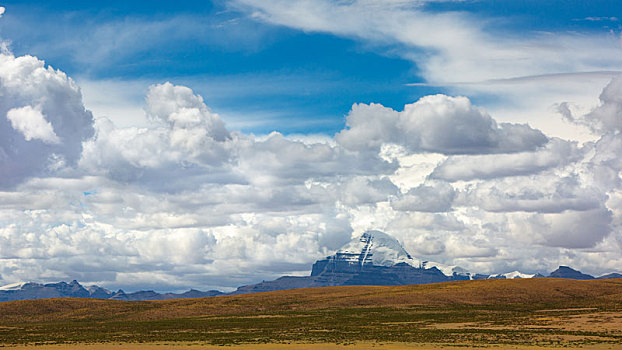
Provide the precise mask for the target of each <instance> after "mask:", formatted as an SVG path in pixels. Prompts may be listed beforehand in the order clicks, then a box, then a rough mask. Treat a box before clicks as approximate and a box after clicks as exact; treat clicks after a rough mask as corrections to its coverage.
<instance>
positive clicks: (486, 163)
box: [429, 138, 585, 181]
mask: <svg viewBox="0 0 622 350" xmlns="http://www.w3.org/2000/svg"><path fill="white" fill-rule="evenodd" d="M584 152H585V150H583V149H581V148H580V147H579V146H578V145H577V143H576V142H571V141H566V140H561V139H557V138H555V139H551V140H550V142H548V143H547V144H546V145H544V146H542V147H539V148H538V149H537V150H535V151H534V152H520V153H514V154H487V155H471V156H462V155H458V156H451V157H448V158H447V159H445V160H444V161H443V162H441V163H440V164H439V165H438V166H437V167H436V168H435V169H434V170H433V171H432V173H431V174H430V175H429V176H430V178H432V179H440V180H445V181H468V180H474V179H493V178H497V177H506V176H521V175H529V174H536V173H539V172H541V171H544V170H547V169H551V168H557V167H563V166H565V165H567V164H570V163H573V162H577V161H579V160H581V159H582V158H583V156H584Z"/></svg>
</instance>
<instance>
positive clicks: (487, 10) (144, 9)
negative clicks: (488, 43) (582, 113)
mask: <svg viewBox="0 0 622 350" xmlns="http://www.w3.org/2000/svg"><path fill="white" fill-rule="evenodd" d="M5 5H6V7H7V8H8V12H7V14H6V15H5V18H4V20H3V21H2V23H1V24H0V31H1V33H2V36H3V38H5V39H9V40H12V42H13V44H12V49H13V50H14V52H15V53H16V54H26V53H29V54H33V55H36V56H38V57H45V59H46V62H48V63H49V64H51V65H52V66H53V67H62V69H63V71H65V72H67V73H68V74H70V75H71V76H73V77H75V78H77V79H81V80H84V79H88V80H95V81H97V80H102V79H114V80H123V81H132V80H144V81H146V82H149V83H153V82H159V81H162V80H170V81H172V82H174V83H179V84H185V85H189V86H192V87H193V88H194V89H195V90H196V91H197V92H198V93H200V94H202V95H203V96H204V98H206V99H207V100H208V101H209V105H210V106H211V107H212V108H213V109H214V110H216V111H218V112H221V113H225V114H226V113H231V114H233V115H235V116H237V117H238V118H242V119H244V118H245V117H244V116H246V115H250V114H253V115H257V114H259V115H262V116H263V118H265V119H266V120H268V121H269V122H265V123H258V122H256V121H255V122H253V123H250V122H249V123H248V125H246V124H245V123H241V124H240V128H241V129H242V130H243V131H248V132H255V133H266V132H269V131H271V130H278V131H281V132H284V133H305V132H316V133H328V134H333V133H335V132H337V131H338V130H340V129H341V128H342V127H343V123H344V115H345V114H346V113H347V111H348V110H349V108H350V106H351V105H352V104H353V103H357V102H364V103H369V102H377V103H381V104H383V105H385V106H390V107H393V108H397V109H399V108H401V107H402V106H403V105H405V104H407V103H411V102H413V101H416V100H417V99H418V98H419V97H421V96H424V95H427V94H431V93H443V92H447V89H446V88H445V87H444V86H433V87H423V86H406V85H405V84H408V83H422V82H426V79H425V77H423V76H421V75H420V74H419V70H418V66H417V62H416V60H415V61H413V60H412V59H408V58H406V57H404V55H403V54H401V53H400V51H402V50H403V46H404V45H403V43H395V42H389V41H388V40H387V41H386V42H366V41H365V40H359V39H357V38H350V37H342V36H339V35H337V36H335V35H333V34H331V33H325V32H321V31H320V32H318V31H299V30H297V29H296V28H287V27H286V26H280V25H275V24H273V23H266V21H257V20H256V19H254V18H252V16H251V14H250V13H249V11H247V10H245V9H243V8H240V6H237V5H235V4H234V5H232V4H231V3H228V2H216V3H211V2H208V1H182V2H175V3H170V2H164V1H156V2H150V3H149V4H148V5H146V4H145V3H142V2H124V1H110V2H109V1H107V2H75V1H48V2H40V1H18V2H10V1H9V2H5ZM422 6H423V10H424V11H427V12H430V13H442V12H446V11H461V12H463V13H464V14H465V15H466V16H469V17H472V18H474V19H475V20H477V19H478V18H479V19H485V20H486V22H487V25H486V27H485V30H486V31H489V32H490V33H493V34H498V35H508V36H513V37H521V36H524V35H532V33H534V32H540V31H549V32H553V33H555V32H562V33H563V32H575V31H576V32H579V33H597V34H599V35H606V33H608V32H610V31H619V30H620V26H621V23H620V21H619V20H615V19H611V18H610V17H613V16H612V14H616V13H620V12H622V11H620V10H621V9H622V8H621V5H619V4H615V2H613V1H590V2H589V3H588V2H584V1H563V2H560V1H556V2H555V1H553V2H539V1H526V2H516V1H462V2H451V1H447V2H431V3H429V4H425V5H422ZM586 18H591V19H592V20H588V19H586ZM596 19H599V20H596ZM136 24H138V26H139V27H140V26H141V25H142V26H149V25H151V26H152V28H153V30H151V31H150V30H149V29H146V30H145V31H141V30H139V29H137V28H136V26H135V25H136ZM33 26H36V28H39V30H29V28H32V27H33ZM123 33H128V34H127V35H128V36H127V37H125V36H123ZM115 34H120V36H121V38H117V37H113V35H115ZM98 41H101V46H103V47H104V50H103V51H101V52H98V50H99V49H101V47H98V46H99V45H100V44H99V43H98ZM81 43H87V44H88V45H80V44H81ZM85 46H86V48H85ZM106 47H108V48H106ZM408 49H409V51H413V49H415V50H416V48H412V47H410V48H408ZM93 50H95V52H94V51H93ZM98 54H99V55H101V56H103V57H95V56H96V55H98ZM419 54H420V55H426V54H429V53H426V52H425V50H423V49H422V50H421V52H420V53H419ZM560 72H566V71H564V70H560ZM278 81H284V85H285V84H286V85H287V87H286V88H283V85H281V86H279V87H277V86H275V85H277V84H275V82H278ZM227 82H230V83H227ZM432 83H434V82H432ZM222 84H225V86H226V87H225V88H223V87H222ZM214 85H216V86H214ZM145 88H146V86H145ZM216 89H218V91H214V90H216ZM221 89H223V90H225V91H224V92H222V90H221ZM474 98H475V100H476V101H478V102H486V101H487V98H491V97H490V96H486V95H484V96H480V97H479V98H478V97H477V96H476V97H474ZM241 100H243V101H244V102H243V103H241ZM136 103H140V101H136Z"/></svg>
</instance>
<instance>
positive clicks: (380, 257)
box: [335, 230, 413, 266]
mask: <svg viewBox="0 0 622 350" xmlns="http://www.w3.org/2000/svg"><path fill="white" fill-rule="evenodd" d="M335 257H336V258H337V259H340V260H343V261H348V262H350V263H352V264H354V263H357V264H359V265H360V266H363V265H366V264H373V265H376V266H393V265H397V264H399V263H407V264H409V265H412V264H413V258H412V257H411V256H410V254H408V252H407V251H406V250H405V249H404V247H402V245H401V244H400V242H398V241H397V239H395V238H393V237H391V236H389V235H388V234H386V233H384V232H380V231H375V230H372V231H366V232H365V233H363V234H362V235H361V236H360V237H357V238H353V239H352V240H351V241H350V242H349V243H347V244H346V245H344V246H343V247H341V249H339V250H338V251H337V253H336V254H335Z"/></svg>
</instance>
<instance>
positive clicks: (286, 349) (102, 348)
mask: <svg viewBox="0 0 622 350" xmlns="http://www.w3.org/2000/svg"><path fill="white" fill-rule="evenodd" d="M0 347H1V346H0ZM484 347H485V348H489V349H514V350H541V349H551V347H548V346H547V347H540V346H522V345H487V346H484ZM482 348H483V347H482V346H477V347H470V346H469V345H466V344H456V345H440V344H375V343H357V344H347V345H343V344H247V345H232V346H217V345H201V344H193V343H162V344H71V345H20V346H7V347H4V349H7V350H9V349H10V350H79V349H84V350H122V349H123V350H178V349H179V350H181V349H185V350H199V349H200V350H216V349H218V350H223V349H230V350H250V349H253V350H255V349H256V350H273V349H274V350H367V349H370V350H375V349H382V350H460V349H482ZM563 348H564V349H584V350H616V349H622V344H619V345H618V344H595V345H578V346H576V347H574V346H564V347H563Z"/></svg>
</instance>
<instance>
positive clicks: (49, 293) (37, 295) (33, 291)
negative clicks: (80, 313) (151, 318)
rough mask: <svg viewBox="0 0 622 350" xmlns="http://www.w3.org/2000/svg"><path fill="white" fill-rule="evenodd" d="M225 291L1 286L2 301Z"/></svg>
mask: <svg viewBox="0 0 622 350" xmlns="http://www.w3.org/2000/svg"><path fill="white" fill-rule="evenodd" d="M222 294H224V293H223V292H220V291H217V290H210V291H207V292H201V291H198V290H194V289H191V290H189V291H187V292H185V293H181V294H175V293H165V294H160V293H157V292H154V291H139V292H134V293H125V292H124V291H123V290H121V289H119V290H118V291H117V292H111V291H109V290H107V289H105V288H102V287H99V286H95V285H93V286H89V287H86V288H85V287H84V286H82V285H81V284H80V283H78V281H75V280H74V281H71V282H70V283H66V282H58V283H48V284H40V283H32V282H28V283H15V284H11V285H8V286H3V287H0V301H12V300H26V299H46V298H64V297H72V298H95V299H112V300H132V301H137V300H163V299H182V298H203V297H213V296H217V295H222Z"/></svg>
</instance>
